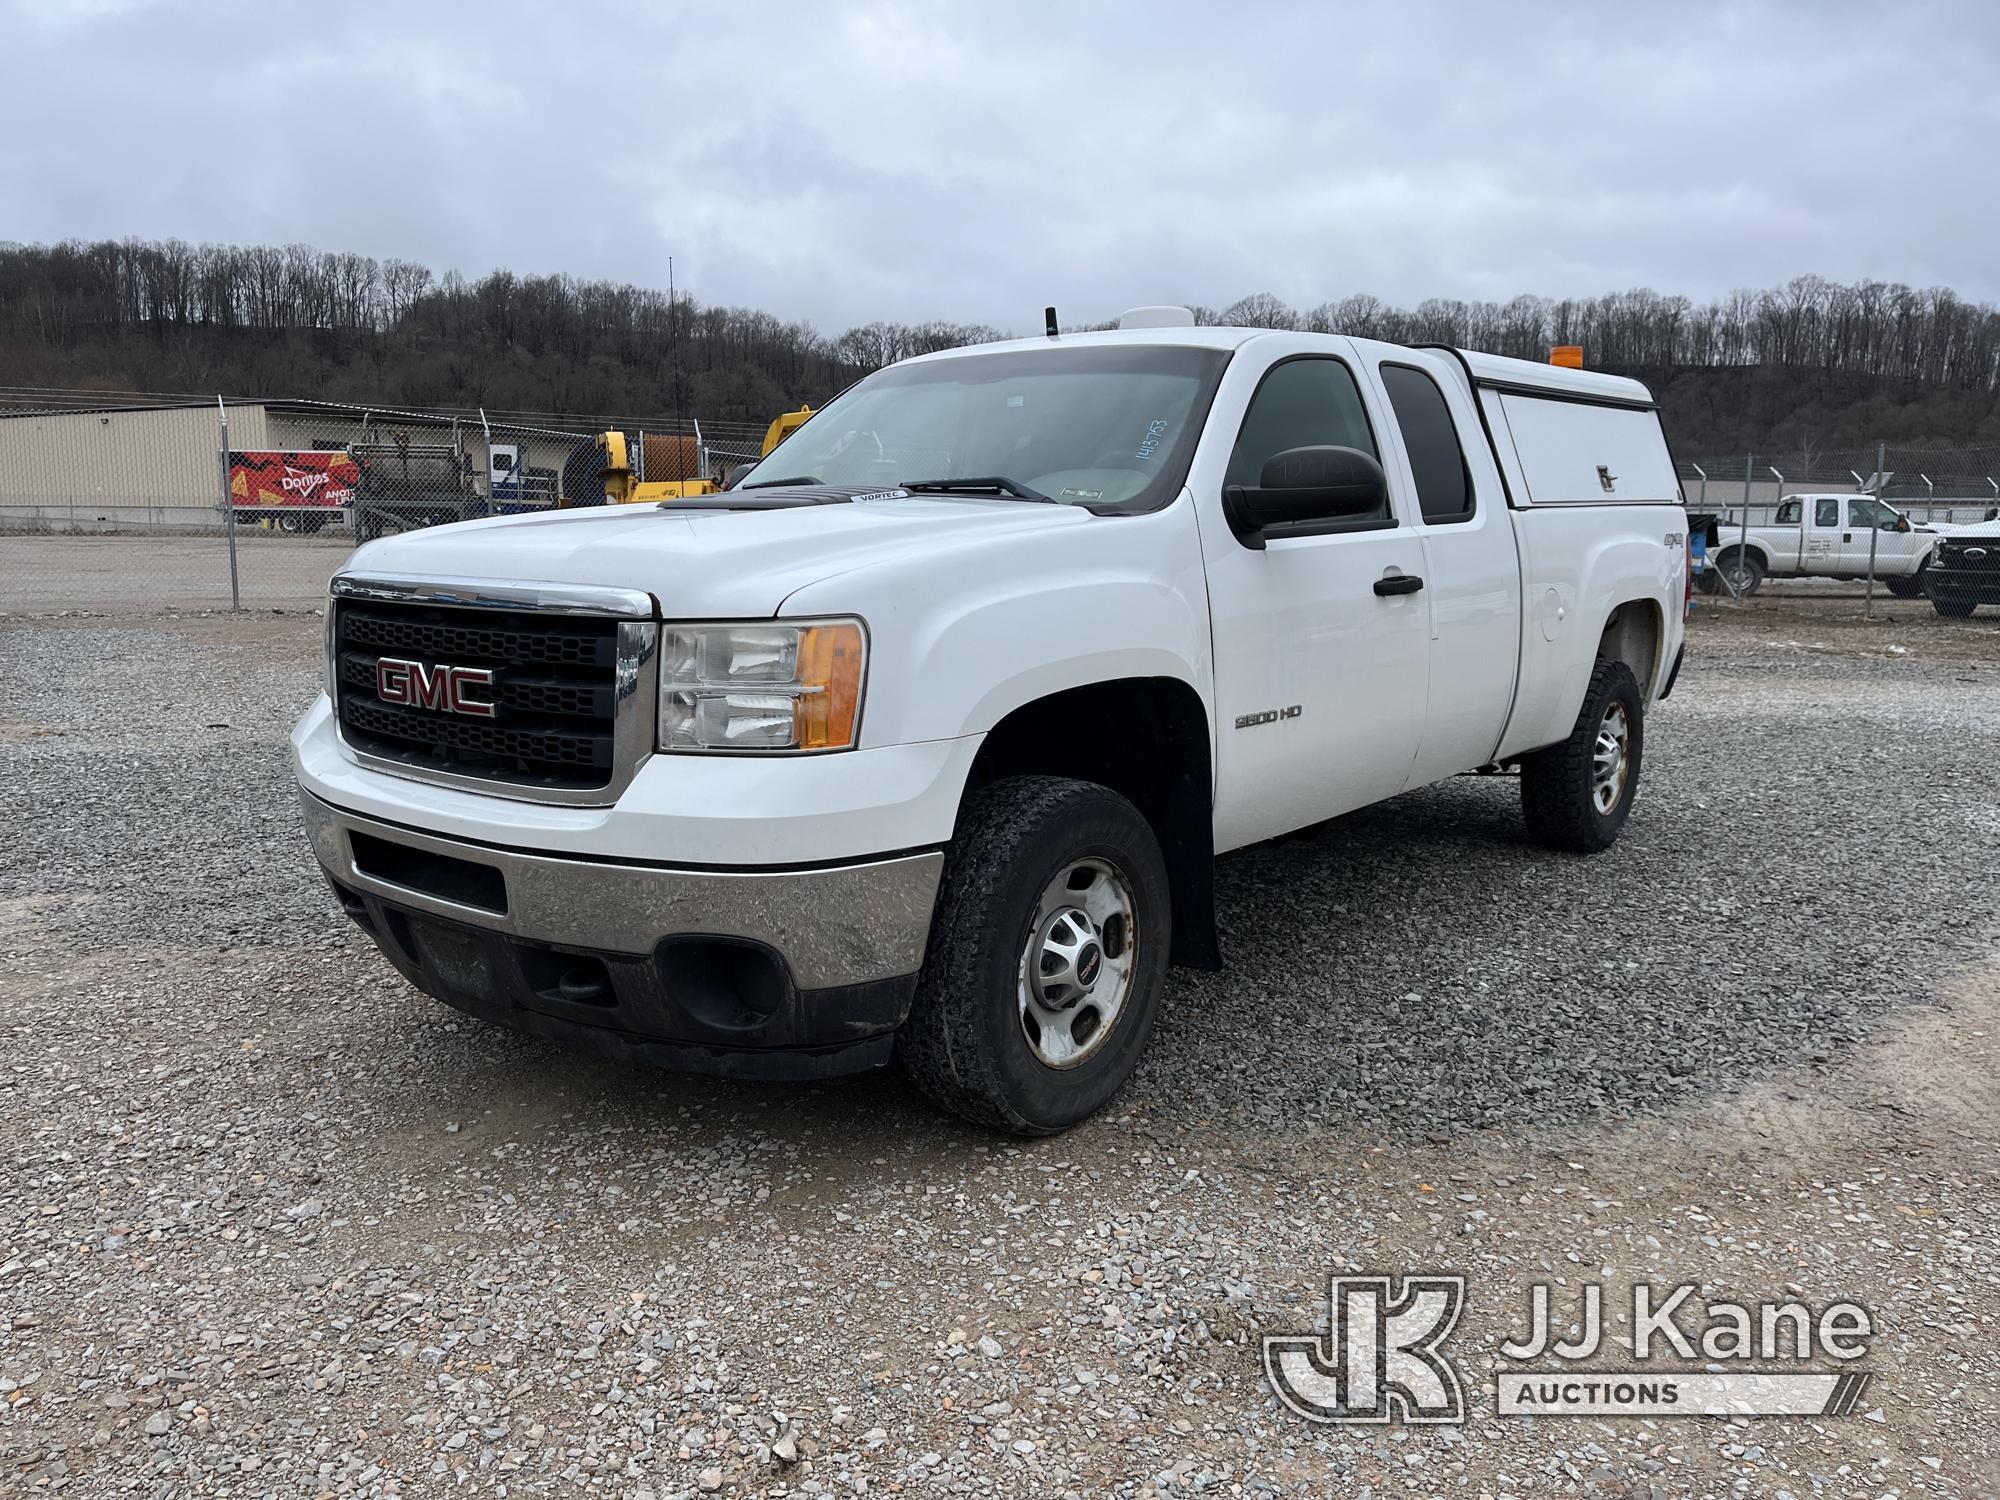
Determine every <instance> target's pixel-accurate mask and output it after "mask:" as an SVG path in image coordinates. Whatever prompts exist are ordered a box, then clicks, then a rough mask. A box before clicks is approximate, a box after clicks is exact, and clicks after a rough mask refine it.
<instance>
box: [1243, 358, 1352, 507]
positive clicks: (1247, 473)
mask: <svg viewBox="0 0 2000 1500" xmlns="http://www.w3.org/2000/svg"><path fill="white" fill-rule="evenodd" d="M1322 445H1331V446H1334V447H1339V448H1359V449H1360V450H1361V451H1362V452H1363V453H1366V454H1367V455H1368V456H1369V457H1370V458H1373V459H1376V460H1377V461H1378V462H1379V461H1380V459H1381V456H1382V455H1381V454H1380V453H1379V452H1378V451H1377V450H1376V447H1375V434H1374V431H1373V429H1372V428H1370V427H1369V425H1368V408H1367V407H1365V406H1363V405H1362V404H1361V392H1360V390H1359V389H1358V388H1357V387H1356V386H1355V384H1354V376H1353V375H1351V374H1350V373H1349V372H1348V369H1347V366H1346V365H1344V364H1342V363H1341V362H1340V361H1339V360H1337V359H1321V358H1307V359H1288V360H1286V361H1285V362H1284V363H1283V364H1280V365H1276V366H1273V368H1272V370H1271V372H1270V373H1269V374H1268V375H1266V376H1265V377H1264V381H1263V384H1261V385H1259V386H1258V387H1257V394H1256V395H1254V396H1252V397H1251V398H1250V410H1249V411H1247V412H1245V413H1244V415H1243V427H1242V430H1241V431H1239V432H1238V433H1237V434H1236V446H1235V448H1234V449H1233V450H1231V452H1230V455H1229V472H1228V474H1227V475H1226V476H1225V478H1224V480H1223V483H1224V484H1241V485H1249V486H1255V485H1256V484H1257V483H1258V482H1259V481H1260V480H1261V479H1262V477H1263V473H1264V465H1265V463H1266V462H1268V461H1269V460H1270V459H1271V458H1273V457H1275V456H1276V455H1277V454H1280V453H1283V452H1284V451H1285V450H1286V449H1287V448H1312V447H1319V446H1322ZM1388 518H1389V511H1388V508H1387V506H1382V507H1379V508H1378V509H1376V510H1375V511H1374V512H1372V513H1370V514H1364V515H1359V516H1356V517H1354V518H1353V519H1354V521H1355V522H1358V523H1362V524H1365V523H1366V522H1367V521H1369V520H1371V519H1372V520H1376V521H1386V520H1387V519H1388Z"/></svg>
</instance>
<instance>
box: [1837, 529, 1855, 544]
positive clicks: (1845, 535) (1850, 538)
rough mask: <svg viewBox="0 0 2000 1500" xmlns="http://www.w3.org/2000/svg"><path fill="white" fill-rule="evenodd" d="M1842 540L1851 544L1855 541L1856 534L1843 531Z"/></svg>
mask: <svg viewBox="0 0 2000 1500" xmlns="http://www.w3.org/2000/svg"><path fill="white" fill-rule="evenodd" d="M1840 539H1841V540H1842V541H1843V542H1851V541H1853V540H1854V533H1853V532H1851V531H1843V532H1841V534H1840Z"/></svg>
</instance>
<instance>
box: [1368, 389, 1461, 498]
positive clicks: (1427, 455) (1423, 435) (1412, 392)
mask: <svg viewBox="0 0 2000 1500" xmlns="http://www.w3.org/2000/svg"><path fill="white" fill-rule="evenodd" d="M1382 386H1383V389H1385V390H1386V391H1388V393H1389V405H1390V407H1391V408H1392V409H1393V410H1394V411H1395V413H1396V426H1397V428H1398V429H1399V430H1400V431H1401V432H1402V434H1403V447H1404V448H1405V449H1407V450H1408V451H1409V455H1410V472H1411V474H1412V475H1414V476H1415V478H1416V481H1417V504H1418V506H1419V507H1421V508H1422V510H1423V516H1424V519H1425V520H1426V521H1428V522H1430V523H1431V524H1432V525H1437V524H1438V523H1440V522H1450V521H1469V520H1471V519H1472V471H1471V469H1470V468H1468V467H1467V465H1466V462H1465V448H1464V446H1463V445H1462V444H1461V443H1460V442H1459V440H1458V425H1457V424H1456V423H1455V422H1453V421H1452V419H1451V408H1450V407H1449V406H1447V405H1446V404H1445V399H1444V392H1443V391H1441V390H1439V389H1438V384H1437V382H1436V381H1435V380H1433V379H1431V378H1430V376H1428V375H1426V374H1425V373H1424V372H1423V371H1422V370H1419V369H1415V368H1414V367H1412V366H1410V365H1384V366H1382Z"/></svg>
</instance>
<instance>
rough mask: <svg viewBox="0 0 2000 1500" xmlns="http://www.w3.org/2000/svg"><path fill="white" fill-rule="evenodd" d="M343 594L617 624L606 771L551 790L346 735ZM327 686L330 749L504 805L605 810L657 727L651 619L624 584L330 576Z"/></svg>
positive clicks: (650, 608)
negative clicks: (339, 667) (449, 767)
mask: <svg viewBox="0 0 2000 1500" xmlns="http://www.w3.org/2000/svg"><path fill="white" fill-rule="evenodd" d="M343 601H352V602H355V603H365V604H435V605H445V606H448V607H454V608H460V609H488V610H493V609H512V610H519V611H521V612H523V613H539V614H555V615H567V616H581V617H589V618H597V619H604V618H607V617H609V618H611V619H613V620H615V621H616V623H617V634H616V637H615V640H616V647H615V653H616V656H615V660H616V665H615V666H614V668H613V673H614V675H613V678H612V682H613V688H614V709H613V714H612V726H611V776H610V779H609V780H608V781H606V782H605V783H604V785H602V786H591V787H551V786H537V785H535V784H533V783H532V782H522V781H509V780H508V779H507V778H505V777H503V776H468V775H466V774H464V773H463V772H459V771H442V770H438V769H436V768H434V767H432V766H427V765H424V764H422V763H421V762H418V761H413V760H404V759H402V758H400V757H397V756H391V755H377V754H375V753H374V752H372V751H368V750H363V749H361V748H360V747H359V746H357V745H355V744H353V743H352V742H350V741H349V740H348V738H347V733H346V731H345V730H344V729H343V728H342V727H341V723H340V685H339V683H338V682H337V681H336V680H335V677H336V674H335V672H334V665H333V649H332V648H333V642H334V638H335V637H334V630H335V625H334V614H335V611H336V610H337V609H338V608H339V606H340V604H341V603H342V602H343ZM326 613H327V690H328V694H329V696H330V697H331V698H332V699H333V704H334V714H333V732H334V738H335V739H336V740H337V741H338V743H339V745H340V753H341V754H342V755H344V756H345V757H346V758H347V759H348V760H350V761H352V762H353V763H354V764H355V765H357V766H362V767H364V768H366V769H368V770H371V771H380V772H382V773H383V774H384V775H388V776H401V777H404V778H406V779H407V780H410V781H424V782H429V783H430V784H432V785H433V786H448V787H457V788H460V789H461V790H464V791H468V792H477V793H479V794H481V795H482V796H487V797H505V798H507V799H509V800H510V801H514V802H540V803H545V804H550V805H555V806H561V807H610V806H612V805H614V804H615V803H616V802H617V801H618V799H619V797H620V796H622V795H623V794H624V791H625V788H626V787H628V786H630V785H631V784H632V780H633V778H634V777H636V776H637V775H638V774H639V768H640V767H641V766H643V765H644V764H645V763H646V762H647V761H648V760H649V759H650V758H651V757H652V756H653V755H654V754H655V748H654V741H655V739H656V737H657V734H658V724H659V713H660V709H659V689H660V674H659V671H658V669H657V666H656V658H657V656H658V653H659V648H660V626H659V621H658V618H657V606H656V605H655V603H654V601H653V596H652V595H650V594H643V593H640V592H638V591H637V590H633V589H612V588H595V587H591V586H588V585H572V584H556V583H522V582H512V581H508V582H499V581H495V580H493V579H487V578H450V577H443V578H418V577H414V576H407V575H402V574H393V573H373V574H368V575H366V576H357V575H352V574H344V573H343V574H340V575H337V576H336V577H335V578H334V580H333V583H332V585H331V596H330V597H329V599H328V602H327V612H326Z"/></svg>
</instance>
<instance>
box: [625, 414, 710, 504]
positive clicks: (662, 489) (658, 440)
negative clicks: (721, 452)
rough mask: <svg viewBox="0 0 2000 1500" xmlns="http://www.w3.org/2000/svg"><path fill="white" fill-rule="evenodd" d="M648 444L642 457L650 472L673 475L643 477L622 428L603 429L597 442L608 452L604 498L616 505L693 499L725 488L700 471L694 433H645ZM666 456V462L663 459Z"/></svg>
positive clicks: (643, 437)
mask: <svg viewBox="0 0 2000 1500" xmlns="http://www.w3.org/2000/svg"><path fill="white" fill-rule="evenodd" d="M640 441H641V442H642V443H643V444H644V445H645V446H644V448H643V450H642V453H641V458H642V461H643V463H644V465H645V468H646V469H647V471H648V472H658V473H666V474H671V475H673V476H674V477H673V478H671V479H648V480H646V481H645V482H644V483H641V482H640V480H639V475H638V473H637V472H636V471H635V470H634V469H633V467H632V451H631V448H630V446H629V445H628V444H627V442H626V439H625V434H624V433H622V432H600V433H599V434H598V435H597V446H598V448H599V450H600V451H602V453H603V454H604V468H603V471H602V472H603V478H604V498H605V499H606V500H608V501H609V502H610V503H611V504H613V505H643V504H646V503H647V502H649V501H650V502H657V501H661V500H690V499H693V498H694V497H695V496H697V495H713V494H715V493H716V492H717V491H718V490H720V489H721V488H722V486H721V485H719V484H717V483H716V482H715V481H714V480H712V479H709V478H706V477H705V476H703V475H701V474H698V473H696V472H695V471H696V469H697V468H699V466H700V459H699V449H698V448H697V447H696V444H695V440H694V439H693V438H690V437H672V436H666V435H662V434H656V433H650V432H648V433H641V434H640ZM662 460H664V462H662Z"/></svg>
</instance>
